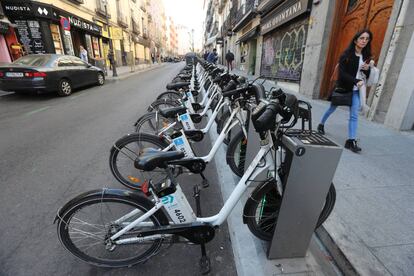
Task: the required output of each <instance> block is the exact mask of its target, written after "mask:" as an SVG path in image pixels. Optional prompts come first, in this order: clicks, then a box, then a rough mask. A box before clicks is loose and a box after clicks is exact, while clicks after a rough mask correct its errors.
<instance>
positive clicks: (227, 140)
mask: <svg viewBox="0 0 414 276" xmlns="http://www.w3.org/2000/svg"><path fill="white" fill-rule="evenodd" d="M230 115H231V113H230V111H229V110H226V111H224V112H223V114H222V115H221V116H220V118H219V120H218V123H217V128H216V130H217V133H218V134H220V133H221V131H222V130H223V128H224V126H225V125H226V122H227V120H228V119H229V118H230ZM231 139H232V138H231V130H230V131H229V132H228V133H227V135H226V138H224V141H223V143H224V144H226V145H229V143H230V141H231Z"/></svg>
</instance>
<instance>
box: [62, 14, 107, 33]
mask: <svg viewBox="0 0 414 276" xmlns="http://www.w3.org/2000/svg"><path fill="white" fill-rule="evenodd" d="M68 19H69V22H70V25H72V26H73V27H77V28H80V29H83V30H86V31H89V32H93V33H97V34H99V35H100V34H101V33H102V28H101V27H99V26H98V25H96V24H94V23H91V22H87V21H85V20H83V19H80V18H77V17H75V16H72V15H69V16H68Z"/></svg>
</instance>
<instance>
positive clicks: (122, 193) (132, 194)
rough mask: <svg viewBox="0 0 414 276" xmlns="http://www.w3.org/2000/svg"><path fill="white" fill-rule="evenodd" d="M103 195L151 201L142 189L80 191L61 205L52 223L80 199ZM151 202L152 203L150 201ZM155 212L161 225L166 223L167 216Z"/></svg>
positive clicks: (159, 211)
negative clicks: (80, 192) (159, 218)
mask: <svg viewBox="0 0 414 276" xmlns="http://www.w3.org/2000/svg"><path fill="white" fill-rule="evenodd" d="M103 195H106V196H107V195H110V196H113V197H118V198H128V199H130V200H132V201H137V202H139V201H141V200H147V201H150V202H151V200H150V199H149V198H148V197H147V196H146V195H145V194H144V193H143V192H142V191H128V190H123V189H107V188H103V189H97V190H91V191H87V192H85V193H82V194H80V195H78V196H76V197H74V198H73V199H71V200H70V201H68V202H67V203H66V204H65V205H63V207H61V208H60V209H59V210H58V211H57V214H56V217H55V219H54V221H53V224H55V223H56V221H58V220H59V219H61V218H62V217H63V216H64V214H65V213H66V212H68V211H69V210H70V209H71V208H73V207H74V206H75V205H76V204H77V203H78V202H79V201H80V200H83V199H88V198H90V199H93V198H99V197H102V196H103ZM151 204H153V203H152V202H151ZM157 212H158V213H159V214H160V217H161V218H162V220H161V221H160V223H161V225H166V224H168V218H167V216H166V215H165V213H164V212H162V211H161V210H158V211H157Z"/></svg>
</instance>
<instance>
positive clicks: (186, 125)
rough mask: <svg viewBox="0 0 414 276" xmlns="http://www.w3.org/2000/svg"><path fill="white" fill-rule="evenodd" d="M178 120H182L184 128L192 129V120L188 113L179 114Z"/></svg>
mask: <svg viewBox="0 0 414 276" xmlns="http://www.w3.org/2000/svg"><path fill="white" fill-rule="evenodd" d="M180 121H181V122H182V124H183V127H184V129H185V130H194V124H193V121H192V120H191V118H190V115H188V113H185V114H182V115H180Z"/></svg>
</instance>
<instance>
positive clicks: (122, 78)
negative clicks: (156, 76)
mask: <svg viewBox="0 0 414 276" xmlns="http://www.w3.org/2000/svg"><path fill="white" fill-rule="evenodd" d="M164 66H165V64H158V65H154V66H149V67H146V68H143V69H140V70H136V71H134V72H128V73H125V74H122V75H120V76H118V77H109V78H106V79H105V82H106V83H114V82H119V81H121V80H125V79H128V78H130V77H132V76H135V75H137V74H139V73H143V72H147V71H151V70H154V69H157V68H160V67H164Z"/></svg>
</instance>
